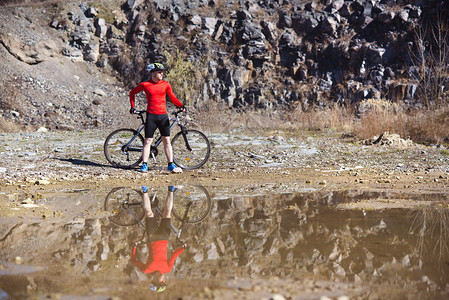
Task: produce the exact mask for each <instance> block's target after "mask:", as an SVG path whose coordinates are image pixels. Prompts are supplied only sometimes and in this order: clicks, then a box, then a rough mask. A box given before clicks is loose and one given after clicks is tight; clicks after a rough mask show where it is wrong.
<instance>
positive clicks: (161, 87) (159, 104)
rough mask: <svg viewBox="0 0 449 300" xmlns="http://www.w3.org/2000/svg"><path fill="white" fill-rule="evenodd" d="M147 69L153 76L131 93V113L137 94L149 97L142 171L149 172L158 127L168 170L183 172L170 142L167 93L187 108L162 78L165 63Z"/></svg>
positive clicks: (177, 103) (150, 65)
mask: <svg viewBox="0 0 449 300" xmlns="http://www.w3.org/2000/svg"><path fill="white" fill-rule="evenodd" d="M146 71H147V72H148V73H149V74H150V77H151V78H150V79H149V80H147V81H144V82H141V83H140V84H139V85H137V86H136V87H135V88H133V89H132V90H131V92H130V93H129V101H130V103H131V109H130V110H129V112H130V113H131V114H134V113H135V112H136V109H135V96H136V94H138V93H140V92H145V95H146V98H147V109H146V111H147V117H146V123H145V140H144V143H143V151H142V161H143V163H142V167H141V169H140V172H144V173H146V172H148V165H147V164H148V159H149V157H150V151H151V143H152V142H153V136H154V132H155V131H156V128H158V129H159V132H160V133H161V136H162V142H163V143H164V153H165V156H166V157H167V162H168V167H167V170H168V171H171V172H174V173H181V172H182V169H181V168H179V167H176V165H175V164H174V163H173V149H172V146H171V143H170V123H169V118H168V114H167V107H166V94H167V95H168V96H169V97H170V100H171V101H172V102H173V104H174V105H176V106H177V107H179V108H181V109H182V110H183V111H186V108H185V106H184V105H183V104H182V103H181V102H180V101H179V100H178V98H176V96H175V94H174V93H173V89H172V87H171V85H170V83H169V82H168V81H165V80H162V78H163V75H164V71H165V67H164V65H162V64H160V63H154V64H149V65H148V66H147V67H146Z"/></svg>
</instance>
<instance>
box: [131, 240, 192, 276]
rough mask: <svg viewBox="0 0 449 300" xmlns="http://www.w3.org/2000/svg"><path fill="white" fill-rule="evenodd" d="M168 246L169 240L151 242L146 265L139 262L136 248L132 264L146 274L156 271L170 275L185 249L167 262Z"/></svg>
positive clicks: (132, 256) (181, 249)
mask: <svg viewBox="0 0 449 300" xmlns="http://www.w3.org/2000/svg"><path fill="white" fill-rule="evenodd" d="M167 246H168V241H167V240H162V241H155V242H150V243H149V244H148V259H147V262H146V263H145V264H144V263H142V262H140V261H138V260H137V257H136V247H134V248H133V254H132V255H131V262H132V263H133V265H135V266H136V267H138V268H139V269H140V270H141V271H142V272H144V273H148V274H150V273H153V272H156V271H159V272H161V274H165V273H168V272H170V271H171V270H172V269H173V265H174V264H175V260H176V259H177V258H178V256H179V254H181V253H182V251H184V248H178V249H176V250H175V251H174V252H173V254H172V255H171V257H170V259H169V260H168V261H167Z"/></svg>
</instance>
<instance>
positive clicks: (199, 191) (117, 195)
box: [104, 185, 212, 240]
mask: <svg viewBox="0 0 449 300" xmlns="http://www.w3.org/2000/svg"><path fill="white" fill-rule="evenodd" d="M174 198H175V199H176V201H174V205H173V209H172V215H173V216H174V218H172V219H174V220H175V222H176V220H177V221H178V223H179V222H180V223H181V224H180V225H179V227H178V228H177V227H175V226H174V225H173V224H172V225H171V227H172V230H173V232H174V233H175V235H176V237H177V239H178V240H179V239H180V237H181V233H182V230H183V228H184V226H185V224H187V223H188V224H194V223H199V222H201V221H202V220H204V219H205V218H206V217H207V216H208V215H209V213H210V211H211V208H212V201H211V198H210V195H209V192H208V191H207V190H206V188H204V187H203V186H201V185H192V186H187V187H183V188H182V189H177V190H176V191H175V194H174ZM159 202H160V201H159V199H158V198H157V190H156V191H154V194H153V197H152V199H151V207H152V209H154V210H155V211H156V213H157V214H158V215H159V216H162V212H161V210H160V209H159V207H158V205H159ZM142 204H143V200H142V191H141V190H139V189H133V188H126V187H117V188H114V189H112V190H111V191H110V192H109V193H108V195H107V196H106V199H105V203H104V209H105V210H106V211H108V212H110V213H111V215H110V216H109V217H108V218H109V220H110V221H111V222H113V223H114V224H116V225H119V226H133V225H136V224H139V225H140V226H141V227H142V228H143V229H145V226H144V224H142V219H143V218H144V216H145V210H144V208H143V205H142Z"/></svg>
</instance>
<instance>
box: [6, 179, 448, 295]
mask: <svg viewBox="0 0 449 300" xmlns="http://www.w3.org/2000/svg"><path fill="white" fill-rule="evenodd" d="M269 190H270V189H269V188H267V189H259V190H254V189H246V188H244V187H239V188H238V191H237V189H236V191H233V190H232V189H231V188H227V189H226V190H225V189H222V188H217V187H200V186H184V187H183V188H181V189H178V190H176V191H175V192H174V195H173V202H172V203H173V207H172V208H171V209H170V207H171V205H170V203H171V198H170V197H171V196H170V195H171V193H170V192H168V187H149V189H148V191H147V193H146V194H143V193H142V190H141V187H137V188H135V189H132V188H121V187H117V188H115V189H112V190H108V191H104V190H73V191H67V193H64V194H63V195H58V196H57V197H56V196H55V197H49V198H46V199H42V200H41V203H38V204H42V205H43V204H45V205H46V206H49V207H52V208H53V209H55V210H58V211H60V212H61V213H62V214H63V217H59V218H49V219H46V220H38V221H36V220H34V221H31V222H25V221H24V220H22V221H19V222H17V223H14V224H8V226H6V225H5V223H6V221H5V219H4V218H3V217H0V220H2V219H3V220H2V227H1V230H2V231H1V234H0V249H1V250H0V292H1V293H0V295H2V298H1V299H8V298H7V297H12V298H14V299H28V298H34V297H42V298H45V297H47V296H51V297H53V296H55V297H56V296H57V297H63V298H64V299H79V298H81V297H84V298H88V299H105V298H108V297H109V298H110V297H117V298H118V299H131V298H132V299H148V297H150V296H155V295H158V296H160V297H163V298H165V299H177V298H181V297H187V296H189V295H190V298H189V299H195V295H196V296H197V297H200V296H202V297H203V298H205V297H208V295H209V294H207V292H204V291H209V292H210V291H211V290H213V289H214V288H217V287H221V288H223V289H224V290H226V291H233V290H235V291H239V292H242V291H243V292H247V293H250V294H252V295H253V296H254V295H256V293H257V291H259V289H262V287H263V286H266V285H274V286H275V287H276V288H272V289H270V291H271V293H278V294H280V295H283V296H284V297H285V298H289V297H290V298H291V299H319V298H320V297H321V296H326V297H329V298H331V299H332V298H335V299H336V298H337V297H339V296H344V295H347V296H353V297H360V298H362V299H365V298H370V299H371V298H372V297H374V299H385V298H407V299H417V298H422V299H445V298H446V299H447V297H448V296H449V251H448V245H449V241H448V239H449V196H448V194H426V195H416V194H406V193H392V192H384V193H380V192H360V191H336V192H321V191H304V192H292V193H282V194H273V193H269ZM143 195H147V196H148V198H144V197H146V196H143ZM144 200H145V201H144ZM143 201H144V202H145V203H146V206H144V205H143V204H142V203H143ZM152 201H153V202H152ZM148 203H150V204H151V203H152V208H153V209H152V211H153V212H154V215H155V216H156V220H157V216H158V215H159V212H160V213H161V214H163V213H164V209H165V211H166V212H167V211H170V212H171V221H172V222H171V225H173V228H172V229H171V230H170V232H171V233H170V237H169V238H168V244H165V243H164V242H163V241H164V239H165V238H166V236H164V233H163V232H162V233H161V232H159V233H158V235H157V236H158V237H159V239H156V240H158V242H156V243H153V244H151V247H152V249H155V250H154V251H161V253H165V252H167V253H168V258H170V257H171V259H169V262H168V263H167V260H166V259H165V260H164V259H162V261H157V262H155V261H154V260H151V259H148V257H149V247H148V244H147V239H149V238H152V239H153V238H154V234H153V235H152V236H151V237H149V236H148V235H147V232H148V231H150V230H151V229H150V228H154V226H153V227H152V223H150V222H148V221H147V219H146V218H145V214H146V213H147V212H148ZM367 203H369V205H368V204H367ZM398 203H402V205H398ZM364 204H366V205H364ZM388 204H394V205H388ZM68 207H70V209H68ZM145 207H146V208H147V210H145ZM156 207H157V209H156ZM158 211H159V212H158ZM186 211H187V213H186ZM186 215H187V216H189V218H188V219H187V218H184V217H185V216H186ZM182 220H184V222H182ZM157 221H159V220H157ZM166 234H167V233H165V235H166ZM161 241H162V242H161ZM185 244H187V247H186V248H185V249H183V248H182V246H183V245H185ZM166 245H168V246H166ZM134 247H136V248H135V251H134ZM164 247H167V248H164ZM166 249H168V250H167V251H164V250H166ZM158 253H159V252H158ZM160 255H162V257H163V258H164V254H160ZM178 255H179V256H178ZM14 261H16V263H14ZM156 269H162V270H164V272H167V273H166V274H165V280H166V281H165V285H166V287H165V288H166V290H165V291H164V292H163V293H153V292H152V291H151V290H150V285H151V282H152V278H153V276H152V275H149V274H146V273H145V272H143V271H142V270H144V271H147V272H151V271H153V270H156ZM273 281H275V282H276V283H273ZM305 282H309V285H310V286H305V285H304V284H305ZM288 283H290V286H288ZM337 284H338V286H337ZM285 285H287V287H285V288H281V287H284V286H285ZM347 285H351V286H353V288H347ZM320 286H322V287H323V288H322V289H320V288H319V287H320ZM256 287H257V288H256ZM354 287H355V288H354ZM158 288H159V287H157V286H156V288H155V289H158ZM274 289H275V290H276V291H277V292H273V290H274ZM205 293H206V294H205ZM161 295H162V296H161ZM215 296H216V298H220V297H219V296H217V295H215ZM222 297H223V299H225V298H226V297H225V296H222ZM250 298H252V297H251V296H250Z"/></svg>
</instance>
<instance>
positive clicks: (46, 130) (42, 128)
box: [36, 127, 48, 132]
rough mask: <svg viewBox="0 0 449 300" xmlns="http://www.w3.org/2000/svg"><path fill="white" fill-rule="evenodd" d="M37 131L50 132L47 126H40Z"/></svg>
mask: <svg viewBox="0 0 449 300" xmlns="http://www.w3.org/2000/svg"><path fill="white" fill-rule="evenodd" d="M36 132H48V129H47V128H45V127H39V128H38V129H37V130H36Z"/></svg>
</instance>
